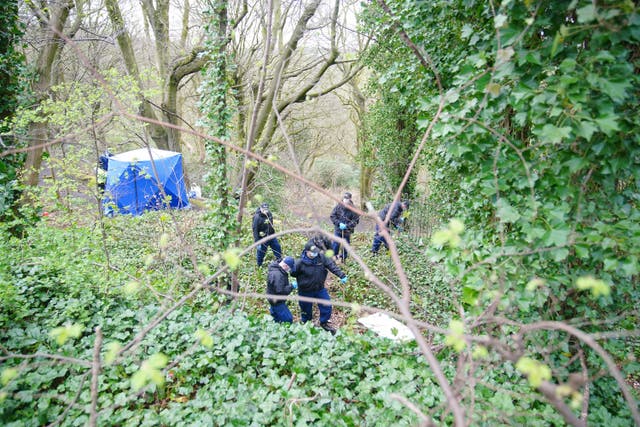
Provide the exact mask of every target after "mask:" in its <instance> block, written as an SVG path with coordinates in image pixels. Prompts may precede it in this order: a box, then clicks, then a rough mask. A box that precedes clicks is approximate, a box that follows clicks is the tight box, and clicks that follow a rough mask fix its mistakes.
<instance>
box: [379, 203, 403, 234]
mask: <svg viewBox="0 0 640 427" xmlns="http://www.w3.org/2000/svg"><path fill="white" fill-rule="evenodd" d="M389 209H391V203H389V204H388V205H386V206H385V207H384V208H382V210H381V211H380V213H379V214H378V217H379V218H380V219H381V220H382V221H383V222H384V220H385V218H386V217H387V213H388V212H389ZM403 212H404V209H402V204H401V203H400V202H398V203H394V204H393V210H392V211H391V217H389V222H388V223H385V225H386V226H388V225H389V224H391V225H393V226H394V227H396V228H398V227H400V226H401V225H402V213H403Z"/></svg>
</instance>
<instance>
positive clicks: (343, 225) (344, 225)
mask: <svg viewBox="0 0 640 427" xmlns="http://www.w3.org/2000/svg"><path fill="white" fill-rule="evenodd" d="M346 229H347V224H345V223H344V222H341V223H340V230H346Z"/></svg>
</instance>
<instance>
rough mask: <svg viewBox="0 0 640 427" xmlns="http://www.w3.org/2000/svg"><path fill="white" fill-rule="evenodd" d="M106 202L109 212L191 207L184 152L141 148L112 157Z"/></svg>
mask: <svg viewBox="0 0 640 427" xmlns="http://www.w3.org/2000/svg"><path fill="white" fill-rule="evenodd" d="M103 206H104V208H105V214H107V215H113V214H114V213H122V214H131V215H140V214H142V213H143V212H144V211H146V210H157V209H164V208H166V207H171V208H178V209H180V208H186V207H189V199H188V198H187V191H186V188H185V185H184V175H183V172H182V154H180V153H174V152H173V151H164V150H157V149H154V148H140V149H138V150H133V151H128V152H126V153H121V154H116V155H115V156H111V157H109V162H108V167H107V183H106V186H105V200H104V204H103Z"/></svg>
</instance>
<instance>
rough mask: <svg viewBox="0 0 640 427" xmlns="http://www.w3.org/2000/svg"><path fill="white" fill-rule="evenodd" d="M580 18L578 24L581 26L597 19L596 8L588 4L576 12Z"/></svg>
mask: <svg viewBox="0 0 640 427" xmlns="http://www.w3.org/2000/svg"><path fill="white" fill-rule="evenodd" d="M576 15H577V16H578V22H579V23H581V24H587V23H589V22H591V21H594V20H595V19H596V8H595V6H594V5H593V4H588V5H586V6H584V7H581V8H579V9H577V10H576Z"/></svg>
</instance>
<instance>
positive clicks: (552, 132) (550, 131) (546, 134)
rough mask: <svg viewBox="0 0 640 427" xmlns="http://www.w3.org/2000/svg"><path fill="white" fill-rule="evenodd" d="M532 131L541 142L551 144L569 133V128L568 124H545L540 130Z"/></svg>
mask: <svg viewBox="0 0 640 427" xmlns="http://www.w3.org/2000/svg"><path fill="white" fill-rule="evenodd" d="M534 133H535V134H536V135H538V136H539V137H540V139H541V140H542V141H543V142H551V143H553V144H557V143H560V142H562V140H563V139H565V138H568V137H569V135H571V128H570V127H568V126H563V127H558V126H554V125H551V124H546V125H544V126H543V127H542V129H541V130H539V129H536V130H534Z"/></svg>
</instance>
